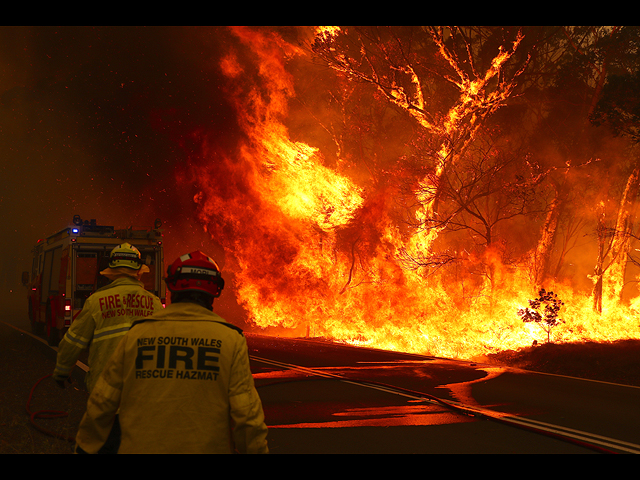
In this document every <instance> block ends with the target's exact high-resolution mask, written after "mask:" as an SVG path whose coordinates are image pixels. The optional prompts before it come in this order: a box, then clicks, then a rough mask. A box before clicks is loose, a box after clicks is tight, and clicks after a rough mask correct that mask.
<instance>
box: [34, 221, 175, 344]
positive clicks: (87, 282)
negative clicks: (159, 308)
mask: <svg viewBox="0 0 640 480" xmlns="http://www.w3.org/2000/svg"><path fill="white" fill-rule="evenodd" d="M161 225H162V222H161V221H160V219H156V221H155V224H154V227H153V228H144V229H133V227H130V228H126V229H115V228H114V227H112V226H104V225H97V224H96V221H95V220H84V221H83V220H82V219H81V218H80V216H78V215H76V216H74V217H73V222H72V224H70V225H68V226H67V227H66V228H64V229H62V230H60V231H59V232H57V233H55V234H53V235H51V236H49V237H47V238H45V239H41V240H38V242H37V243H36V245H35V247H34V248H33V264H32V268H31V273H29V272H26V271H25V272H23V273H22V283H23V284H24V285H26V286H27V287H28V291H29V293H28V297H29V320H30V321H31V329H32V331H33V333H34V334H36V335H40V336H45V337H46V338H47V340H48V342H49V345H57V344H58V343H59V342H60V340H61V339H62V337H63V336H64V333H65V332H66V330H67V329H68V328H69V326H70V325H71V323H72V322H73V320H74V319H75V318H76V316H77V315H78V314H79V313H80V311H81V310H82V307H83V305H84V302H85V300H86V299H87V298H88V297H89V295H91V294H92V293H93V292H95V291H96V290H97V289H98V288H100V287H102V286H104V285H106V284H108V283H109V280H108V279H107V278H106V277H104V276H102V275H100V272H101V271H102V270H104V269H106V268H108V263H109V254H110V253H111V250H112V249H113V248H114V247H116V246H117V245H119V244H121V243H124V242H128V243H130V244H131V245H135V247H136V248H138V250H140V253H141V256H142V260H143V261H144V263H145V264H146V265H147V266H148V267H149V272H148V273H144V274H142V278H141V281H142V282H143V283H144V287H145V289H147V290H148V291H150V292H152V293H153V294H154V295H156V296H157V297H159V298H160V299H161V300H162V303H163V304H165V298H166V290H165V285H164V281H163V279H162V275H163V272H164V258H163V245H162V231H161V229H160V227H161Z"/></svg>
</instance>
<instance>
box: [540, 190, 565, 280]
mask: <svg viewBox="0 0 640 480" xmlns="http://www.w3.org/2000/svg"><path fill="white" fill-rule="evenodd" d="M551 181H552V183H553V186H554V188H555V191H556V196H555V198H554V199H553V202H552V203H551V208H550V209H549V212H548V213H547V218H546V219H545V222H544V226H543V227H542V235H541V236H540V240H538V246H537V248H536V252H535V258H534V267H533V268H534V272H533V273H534V282H535V289H536V291H538V290H539V289H540V288H542V287H543V286H544V282H545V281H546V279H547V277H548V274H549V264H550V260H551V252H552V250H553V244H554V241H555V237H556V231H557V229H558V220H559V218H560V214H561V213H562V209H563V208H564V205H565V200H566V195H567V192H566V189H564V188H563V187H562V185H560V184H558V182H556V181H554V180H553V179H552V180H551Z"/></svg>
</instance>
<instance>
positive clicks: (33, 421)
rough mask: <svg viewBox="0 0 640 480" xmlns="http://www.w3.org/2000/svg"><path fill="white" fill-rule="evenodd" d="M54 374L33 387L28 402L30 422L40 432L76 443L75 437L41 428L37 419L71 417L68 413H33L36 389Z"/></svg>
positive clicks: (42, 411) (41, 411)
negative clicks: (32, 402)
mask: <svg viewBox="0 0 640 480" xmlns="http://www.w3.org/2000/svg"><path fill="white" fill-rule="evenodd" d="M51 375H52V374H51V373H50V374H48V375H45V376H44V377H42V378H41V379H40V380H38V381H37V382H36V383H35V385H34V386H33V387H31V392H30V393H29V399H28V400H27V414H28V415H29V420H30V422H31V425H33V426H34V428H36V429H37V430H39V431H40V432H42V433H44V434H46V435H49V436H51V437H56V438H61V439H62V440H66V441H67V442H75V440H76V439H75V437H69V436H67V435H62V434H60V433H56V432H53V431H51V430H47V429H46V428H43V427H41V426H40V425H38V424H37V423H36V419H38V418H63V417H67V416H68V415H69V413H68V412H63V411H60V410H38V411H35V412H32V411H31V400H32V399H33V392H34V391H35V390H36V387H37V386H38V385H40V382H42V381H43V380H44V379H46V378H48V377H50V376H51Z"/></svg>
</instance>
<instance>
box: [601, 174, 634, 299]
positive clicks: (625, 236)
mask: <svg viewBox="0 0 640 480" xmlns="http://www.w3.org/2000/svg"><path fill="white" fill-rule="evenodd" d="M639 191H640V162H639V163H638V164H636V167H635V168H634V169H633V172H631V175H630V176H629V179H628V180H627V185H626V187H625V189H624V192H623V194H622V198H621V199H620V207H619V209H618V218H617V221H616V228H615V235H614V237H613V240H612V244H611V265H610V267H609V269H608V273H607V275H606V277H605V290H606V294H607V297H610V298H611V299H613V300H615V301H620V300H622V288H623V287H624V275H625V270H626V265H627V261H628V256H629V245H630V239H631V232H632V229H633V220H634V218H635V213H636V199H637V198H638V192H639Z"/></svg>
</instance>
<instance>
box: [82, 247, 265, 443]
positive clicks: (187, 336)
mask: <svg viewBox="0 0 640 480" xmlns="http://www.w3.org/2000/svg"><path fill="white" fill-rule="evenodd" d="M166 283H167V288H168V289H169V290H170V291H171V305H169V306H168V307H167V308H166V309H165V310H163V311H161V312H159V313H156V314H155V315H153V316H152V317H149V318H146V319H144V320H139V321H137V322H135V323H134V324H133V326H132V327H131V329H130V330H129V332H127V334H126V335H125V336H124V338H123V339H122V341H121V342H120V344H119V345H118V348H117V349H116V352H115V353H114V355H113V356H112V357H111V359H110V360H109V362H108V364H107V365H106V367H105V369H104V372H103V374H102V376H101V377H100V379H99V380H98V383H97V384H96V386H95V388H94V389H93V392H92V393H91V396H90V397H89V401H88V404H87V411H86V413H85V415H84V417H83V419H82V421H81V423H80V427H79V430H78V434H77V436H76V451H77V452H78V453H96V452H98V451H99V450H100V448H101V447H102V445H103V444H104V442H105V441H106V439H107V437H108V435H109V432H110V430H111V426H112V424H113V423H114V421H115V418H116V414H117V416H118V418H119V424H120V429H121V442H120V449H119V451H118V453H232V452H234V451H236V452H239V453H268V447H267V440H266V436H267V426H266V424H265V422H264V413H263V410H262V402H261V401H260V397H259V396H258V393H257V391H256V389H255V386H254V382H253V377H252V375H251V370H250V368H249V355H248V349H247V343H246V339H245V337H244V335H243V334H242V330H240V329H239V328H237V327H235V326H233V325H231V324H229V323H226V322H225V321H224V320H223V319H222V318H221V317H219V316H218V315H217V314H215V313H214V312H213V300H214V298H216V297H218V296H219V295H220V292H221V291H222V289H223V287H224V280H223V279H222V277H221V276H220V269H219V268H218V266H217V265H216V263H215V262H214V261H213V260H212V259H211V258H209V257H208V256H206V255H204V254H203V253H201V252H198V251H196V252H193V253H190V254H186V255H183V256H181V257H180V258H178V259H177V260H176V261H175V262H174V263H173V264H172V265H171V266H169V269H168V276H167V278H166Z"/></svg>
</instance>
